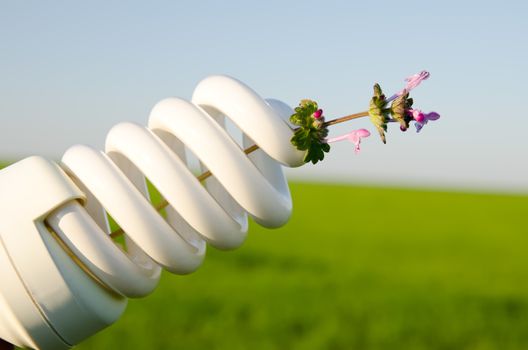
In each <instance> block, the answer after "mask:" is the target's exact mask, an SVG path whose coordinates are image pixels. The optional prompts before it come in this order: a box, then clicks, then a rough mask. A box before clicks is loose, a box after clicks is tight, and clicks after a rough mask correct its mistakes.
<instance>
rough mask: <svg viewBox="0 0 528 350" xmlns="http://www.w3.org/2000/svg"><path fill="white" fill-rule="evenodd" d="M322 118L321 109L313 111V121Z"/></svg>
mask: <svg viewBox="0 0 528 350" xmlns="http://www.w3.org/2000/svg"><path fill="white" fill-rule="evenodd" d="M322 116H323V110H322V109H318V110H317V111H315V113H314V114H313V117H314V118H315V119H319V118H321V117H322Z"/></svg>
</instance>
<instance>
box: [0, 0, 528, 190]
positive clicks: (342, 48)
mask: <svg viewBox="0 0 528 350" xmlns="http://www.w3.org/2000/svg"><path fill="white" fill-rule="evenodd" d="M527 17H528V3H527V2H524V1H501V2H497V1H493V2H491V1H489V2H487V1H436V2H434V3H433V2H425V1H393V2H385V1H376V2H368V1H362V2H361V4H357V3H354V2H352V1H324V2H323V1H296V2H294V1H290V2H284V1H265V2H247V1H199V2H191V1H179V2H177V1H173V2H169V1H167V2H156V1H149V2H147V1H142V2H130V1H127V2H125V1H122V2H117V1H89V2H83V3H81V2H78V1H47V2H42V1H1V2H0V121H1V126H0V157H2V158H20V157H23V156H28V155H33V154H40V155H46V156H50V157H53V158H56V159H58V158H60V156H61V155H62V153H63V152H64V151H65V150H66V149H67V148H68V147H69V146H71V145H73V144H75V143H84V144H89V145H93V146H96V147H98V148H102V146H103V143H104V137H105V135H106V132H107V131H108V130H109V129H110V127H111V126H112V125H114V124H116V123H118V122H120V121H135V122H138V123H141V124H145V123H146V120H147V116H148V113H149V111H150V109H151V108H152V107H153V105H154V104H155V103H156V102H157V101H159V100H161V99H163V98H165V97H167V96H180V97H185V98H190V96H191V94H192V91H193V89H194V87H195V85H196V84H197V83H198V82H199V81H200V80H201V79H203V78H204V77H206V76H207V75H210V74H228V75H231V76H234V77H236V78H238V79H240V80H242V81H244V82H245V83H247V84H248V85H249V86H251V87H252V88H253V89H255V90H256V91H257V92H258V93H260V94H261V95H262V96H263V97H274V98H278V99H281V100H283V101H285V102H287V103H289V104H290V105H292V106H293V105H296V104H297V103H298V101H299V100H300V99H301V98H307V97H308V98H312V99H316V100H317V101H318V102H319V103H320V105H321V106H322V107H323V108H324V110H325V114H326V115H327V116H341V115H344V114H348V113H353V112H358V111H362V110H365V109H366V107H367V105H368V100H369V98H370V96H371V86H372V84H373V83H374V82H379V83H381V85H382V87H383V88H384V90H385V91H386V92H387V93H388V94H390V93H391V92H393V91H395V90H399V89H401V87H402V84H403V79H404V78H405V77H406V76H408V75H410V74H413V73H416V72H418V71H420V70H422V69H427V70H429V71H430V72H431V78H430V79H429V80H428V81H426V82H425V83H423V84H422V85H421V86H420V87H419V88H418V89H417V90H415V91H414V92H413V96H414V98H415V101H416V106H417V107H420V108H422V109H423V110H426V111H429V110H435V111H438V112H439V113H440V114H441V115H442V118H441V119H440V120H439V121H438V122H436V123H433V124H430V125H427V126H426V127H425V128H424V130H423V133H421V134H418V135H416V134H415V133H414V132H407V133H405V134H402V133H400V132H399V131H398V130H397V127H396V126H394V125H393V127H392V128H391V130H390V131H389V134H388V144H387V145H386V146H384V145H382V144H381V143H380V142H379V140H378V139H377V137H371V138H370V139H367V140H365V142H364V144H363V152H362V153H361V155H359V156H355V155H354V152H353V146H352V145H350V144H345V143H342V144H337V145H336V146H335V147H334V149H333V152H332V153H331V154H330V155H329V156H328V159H327V160H325V161H324V162H323V163H322V164H321V165H317V166H311V165H307V166H305V167H303V168H301V169H295V170H291V171H289V172H288V175H289V176H290V177H292V178H295V177H309V178H311V179H318V180H328V179H337V180H339V181H346V182H373V183H385V184H391V185H392V184H405V185H416V186H433V187H465V188H469V187H470V188H476V189H487V190H490V191H495V190H513V191H524V192H526V191H528V139H527V138H526V136H525V130H526V126H525V124H524V122H525V120H527V117H528V116H527V115H526V112H525V111H524V109H525V106H524V105H525V95H526V94H527V92H526V91H525V90H524V88H525V86H526V81H527V78H528V73H527V69H528V21H527V20H526V18H527ZM356 127H368V128H370V129H372V128H371V127H370V125H369V124H368V122H366V121H365V122H359V123H355V124H354V123H352V124H348V125H346V126H342V127H339V128H336V129H334V130H335V131H334V132H335V134H337V133H340V132H344V131H347V130H350V129H352V128H356ZM373 136H374V135H373Z"/></svg>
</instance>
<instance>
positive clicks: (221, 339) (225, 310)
mask: <svg viewBox="0 0 528 350" xmlns="http://www.w3.org/2000/svg"><path fill="white" fill-rule="evenodd" d="M291 188H292V195H293V198H294V207H295V212H294V215H293V217H292V220H291V222H290V223H289V224H288V225H287V226H286V227H284V228H282V229H279V230H266V229H263V228H261V227H258V226H257V225H252V227H251V230H250V235H249V238H248V241H247V242H246V244H245V245H244V246H243V247H242V248H240V249H239V250H237V251H234V252H228V253H226V252H219V251H215V250H213V249H210V251H209V252H208V257H207V259H206V261H205V263H204V265H203V267H202V268H201V269H200V270H199V271H198V272H196V273H194V274H192V275H189V276H183V277H181V276H172V275H169V274H165V275H164V276H163V279H162V282H161V284H160V286H159V287H158V289H157V290H156V291H155V293H154V294H153V295H151V296H150V297H148V298H146V299H142V300H132V301H131V302H130V305H129V308H128V309H127V312H126V313H125V315H124V317H123V318H122V319H121V320H120V321H119V322H118V323H117V324H116V325H114V326H112V327H110V328H109V329H107V330H105V331H104V332H102V333H100V334H99V335H97V336H95V337H93V338H92V339H90V340H88V341H86V342H85V343H84V344H82V345H81V346H79V349H123V348H127V349H526V348H528V228H527V226H526V220H525V218H526V216H527V214H528V197H520V196H519V197H516V196H499V195H478V194H463V193H442V192H427V191H413V190H398V189H381V188H360V187H350V186H338V185H310V184H292V187H291Z"/></svg>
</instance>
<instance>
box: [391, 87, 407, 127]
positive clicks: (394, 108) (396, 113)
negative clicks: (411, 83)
mask: <svg viewBox="0 0 528 350" xmlns="http://www.w3.org/2000/svg"><path fill="white" fill-rule="evenodd" d="M408 97H409V93H405V94H403V95H401V96H399V97H397V98H396V99H394V101H392V105H391V108H390V114H391V115H392V118H394V119H396V120H397V121H398V122H399V123H400V125H401V127H402V128H404V129H408V128H409V121H410V120H409V118H408V117H406V115H405V109H406V107H407V98H408Z"/></svg>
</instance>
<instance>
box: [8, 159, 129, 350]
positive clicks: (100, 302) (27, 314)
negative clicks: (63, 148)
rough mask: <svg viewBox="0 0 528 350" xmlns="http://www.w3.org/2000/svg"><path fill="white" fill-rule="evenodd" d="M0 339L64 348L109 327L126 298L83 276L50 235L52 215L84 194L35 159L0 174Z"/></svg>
mask: <svg viewBox="0 0 528 350" xmlns="http://www.w3.org/2000/svg"><path fill="white" fill-rule="evenodd" d="M0 194H1V196H0V212H1V213H2V220H0V338H2V339H5V340H6V341H8V342H11V343H13V344H15V345H17V346H20V347H30V348H35V349H67V348H69V347H71V346H72V345H74V344H77V343H79V342H80V341H82V340H83V339H85V338H87V337H89V336H91V335H93V334H94V333H96V332H98V331H99V330H101V329H103V328H105V327H107V326H108V325H110V324H112V323H113V322H115V321H116V320H117V319H118V318H119V317H120V316H121V314H122V313H123V311H124V309H125V307H126V304H127V300H126V298H124V297H122V296H119V295H117V294H115V293H113V292H110V291H109V290H108V289H106V288H105V287H103V286H102V285H101V284H99V283H98V282H97V281H96V280H95V279H93V278H92V277H90V276H89V275H88V274H87V273H85V272H84V271H83V269H82V268H81V265H80V264H79V263H78V261H75V260H74V259H73V258H72V257H70V256H69V255H68V254H67V253H66V251H65V250H64V249H63V248H62V247H61V245H60V244H59V241H58V240H57V239H56V238H55V237H54V235H53V234H52V233H51V232H50V231H49V230H48V228H47V227H46V226H45V224H44V219H45V218H46V217H47V216H49V214H50V212H52V211H53V210H56V209H58V208H60V207H62V206H64V205H67V204H68V203H71V202H72V201H81V202H82V201H84V200H85V198H84V194H83V193H82V192H81V191H80V190H79V189H78V188H77V187H76V186H75V185H74V184H73V182H72V181H71V180H70V178H68V176H66V174H65V173H64V172H63V171H62V170H61V169H60V167H59V166H58V165H56V164H54V163H52V162H49V161H47V160H45V159H43V158H40V157H31V158H27V159H25V160H23V161H21V162H18V163H16V164H14V165H12V166H10V167H8V168H6V169H4V170H2V171H0Z"/></svg>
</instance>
